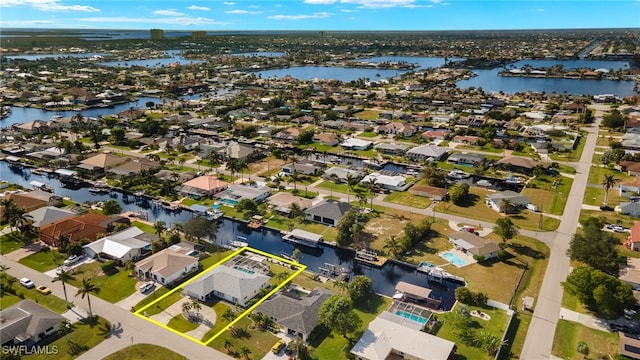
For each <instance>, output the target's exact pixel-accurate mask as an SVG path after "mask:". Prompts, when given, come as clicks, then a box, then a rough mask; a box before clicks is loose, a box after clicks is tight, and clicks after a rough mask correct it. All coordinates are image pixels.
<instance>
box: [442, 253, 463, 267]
mask: <svg viewBox="0 0 640 360" xmlns="http://www.w3.org/2000/svg"><path fill="white" fill-rule="evenodd" d="M440 256H442V257H443V258H444V259H445V260H447V261H448V262H450V263H452V264H453V265H455V266H457V267H460V266H465V265H467V262H466V261H464V259H460V258H459V257H458V256H456V255H455V254H453V253H450V252H444V253H442V254H441V255H440Z"/></svg>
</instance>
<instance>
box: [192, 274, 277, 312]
mask: <svg viewBox="0 0 640 360" xmlns="http://www.w3.org/2000/svg"><path fill="white" fill-rule="evenodd" d="M245 266H246V264H245V265H243V266H240V265H234V266H233V267H231V266H227V265H226V264H221V265H218V266H216V267H214V268H213V269H211V270H209V271H207V272H206V273H204V274H201V275H199V276H198V277H197V278H196V279H195V280H193V281H191V282H190V283H189V284H187V285H185V286H183V288H182V289H183V291H182V293H183V294H184V295H187V296H190V297H192V298H194V299H198V300H200V301H208V300H211V299H213V298H214V296H215V297H218V298H220V299H223V300H226V301H228V302H230V303H232V304H234V305H239V306H242V307H246V306H247V303H248V302H249V301H251V299H253V298H254V297H256V295H258V294H259V293H260V290H261V289H263V288H267V287H269V280H270V279H271V278H270V277H269V276H267V275H265V274H263V273H262V272H260V271H255V270H253V267H245Z"/></svg>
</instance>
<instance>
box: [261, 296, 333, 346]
mask: <svg viewBox="0 0 640 360" xmlns="http://www.w3.org/2000/svg"><path fill="white" fill-rule="evenodd" d="M331 295H333V293H332V292H331V291H329V290H327V289H325V288H321V287H317V288H315V289H313V290H312V291H311V292H309V293H308V294H307V293H304V292H300V291H295V292H294V291H288V290H282V291H280V292H278V293H276V294H275V295H273V296H271V297H270V298H269V299H267V300H265V301H264V302H263V303H262V304H260V305H259V306H258V307H257V309H256V311H258V312H260V313H262V314H264V315H267V316H269V318H270V319H271V320H273V321H274V322H275V323H276V324H278V326H279V327H280V329H281V331H282V332H284V333H286V334H290V335H293V336H300V337H302V340H304V341H306V340H307V338H308V337H309V334H310V333H311V331H313V329H314V328H315V327H316V326H318V310H320V306H322V304H323V303H324V302H325V301H326V300H327V299H328V298H329V297H330V296H331Z"/></svg>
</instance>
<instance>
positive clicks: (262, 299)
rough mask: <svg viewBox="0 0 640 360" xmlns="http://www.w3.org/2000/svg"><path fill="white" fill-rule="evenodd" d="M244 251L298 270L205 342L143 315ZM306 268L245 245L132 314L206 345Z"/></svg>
mask: <svg viewBox="0 0 640 360" xmlns="http://www.w3.org/2000/svg"><path fill="white" fill-rule="evenodd" d="M245 251H249V252H253V253H255V254H259V255H262V256H266V257H267V258H271V259H275V260H278V261H280V262H283V263H285V264H289V265H293V266H296V267H298V270H297V271H296V272H294V273H293V274H291V275H290V276H289V277H288V278H287V279H286V280H284V281H282V282H281V283H280V285H278V286H276V287H275V288H274V289H272V290H271V291H269V293H268V294H267V295H265V296H264V297H263V298H261V299H260V300H258V301H257V302H256V303H255V304H253V305H252V306H251V307H249V308H248V309H246V310H245V311H244V312H243V313H241V314H240V315H238V317H236V318H235V319H234V320H233V321H231V322H229V323H228V324H227V325H226V326H225V327H224V328H222V329H220V331H218V332H217V333H216V334H215V335H213V336H212V337H211V338H210V339H208V340H207V341H206V342H203V341H202V340H199V339H196V338H194V337H191V336H189V335H186V334H185V333H182V332H180V331H178V330H176V329H172V328H170V327H168V326H167V325H165V324H161V323H160V322H158V321H156V320H154V319H151V318H150V317H148V316H145V315H144V311H145V310H146V309H148V308H149V307H151V306H152V305H154V304H156V303H158V302H159V301H162V299H164V298H166V297H167V296H170V295H171V294H173V293H174V292H176V291H180V290H182V287H183V286H185V285H188V284H190V283H191V282H193V281H195V280H196V279H198V278H199V277H201V276H203V275H205V274H206V273H207V272H209V270H211V269H213V268H215V267H216V266H218V265H221V264H223V263H225V262H227V261H228V260H230V259H231V258H233V257H235V256H238V255H240V254H242V253H244V252H245ZM306 268H307V266H306V265H303V264H299V263H297V262H293V261H291V260H287V259H285V258H282V257H279V256H276V255H273V254H269V253H267V252H264V251H260V250H258V249H254V248H251V247H247V246H245V247H242V248H240V249H238V250H236V251H234V252H233V253H231V254H230V255H228V256H227V257H225V258H224V259H222V260H220V261H218V262H217V263H215V264H213V265H211V266H209V268H207V269H206V270H205V271H203V272H202V273H200V274H198V275H197V276H195V277H193V278H192V279H189V281H187V282H185V283H184V284H181V285H180V286H177V287H176V288H175V289H173V290H171V291H169V292H168V293H166V294H164V295H162V296H160V297H159V298H157V299H156V300H154V301H153V302H151V303H149V304H147V305H145V306H144V307H143V308H141V309H140V310H138V311H136V312H135V313H134V314H135V315H137V316H138V317H140V318H142V319H145V320H147V321H149V322H151V323H153V324H155V325H158V326H160V327H162V328H165V329H167V330H169V331H171V332H173V333H175V334H178V335H180V336H182V337H184V338H186V339H189V340H191V341H193V342H196V343H198V344H200V345H203V346H207V345H209V343H211V342H212V341H213V340H215V339H216V338H217V337H218V336H220V335H221V334H222V333H223V332H225V331H227V330H228V329H229V328H230V327H232V326H233V325H234V324H235V323H237V322H238V321H240V320H241V319H242V318H244V317H245V316H247V315H249V314H250V313H251V312H252V311H253V310H254V309H255V308H257V307H258V305H260V304H262V303H263V302H264V301H265V300H267V299H268V298H269V297H271V295H273V294H275V293H276V292H277V291H278V290H280V289H281V288H282V287H283V286H284V285H285V284H287V283H288V282H289V281H291V280H293V278H295V277H296V276H298V275H300V274H301V273H302V272H303V271H304V270H305V269H306ZM216 321H220V319H216Z"/></svg>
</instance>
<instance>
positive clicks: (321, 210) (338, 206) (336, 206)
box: [304, 200, 352, 226]
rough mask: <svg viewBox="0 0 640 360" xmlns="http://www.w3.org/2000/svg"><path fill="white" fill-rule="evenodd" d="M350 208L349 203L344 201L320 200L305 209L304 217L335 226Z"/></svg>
mask: <svg viewBox="0 0 640 360" xmlns="http://www.w3.org/2000/svg"><path fill="white" fill-rule="evenodd" d="M351 208H352V206H351V204H349V203H346V202H340V201H334V200H322V201H321V202H320V203H318V204H316V205H314V206H312V207H310V208H308V209H306V210H305V211H304V217H305V219H306V220H309V221H314V222H317V223H321V224H325V225H329V226H336V225H338V223H339V222H340V220H341V219H342V217H343V216H344V214H346V213H347V211H349V210H351Z"/></svg>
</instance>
